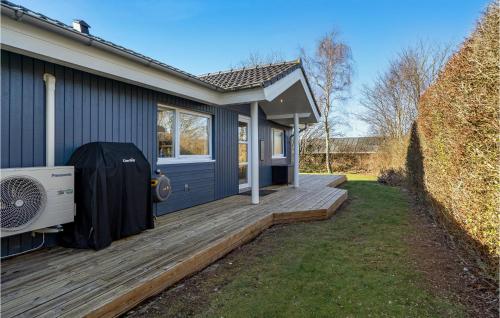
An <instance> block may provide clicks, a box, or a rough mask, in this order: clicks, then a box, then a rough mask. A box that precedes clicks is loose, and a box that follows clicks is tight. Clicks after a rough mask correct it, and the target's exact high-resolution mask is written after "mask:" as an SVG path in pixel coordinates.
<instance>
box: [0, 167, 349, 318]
mask: <svg viewBox="0 0 500 318" xmlns="http://www.w3.org/2000/svg"><path fill="white" fill-rule="evenodd" d="M300 178H301V179H300V180H301V187H300V188H299V189H295V188H293V187H275V188H276V189H278V190H279V191H277V192H275V193H272V194H270V195H267V196H265V197H262V198H261V203H260V204H259V205H251V204H250V197H249V196H243V195H236V196H232V197H228V198H225V199H223V200H219V201H214V202H211V203H207V204H203V205H199V206H196V207H193V208H189V209H185V210H182V211H179V212H176V213H171V214H168V215H166V216H163V217H160V218H158V219H157V221H156V227H155V229H152V230H148V231H146V232H144V233H141V234H139V235H136V236H132V237H129V238H126V239H122V240H120V241H117V242H114V243H113V244H112V245H111V246H110V247H108V248H106V249H104V250H101V251H93V250H76V249H68V248H61V247H56V248H51V249H45V250H41V251H38V252H34V253H30V254H26V255H23V256H18V257H14V258H12V259H8V260H6V261H3V262H2V268H1V270H2V276H1V278H2V281H1V292H2V294H1V295H2V296H1V316H2V317H4V318H7V317H15V316H22V317H38V316H43V317H58V316H63V317H80V316H91V317H97V316H99V317H101V316H106V317H113V316H117V315H119V314H121V313H123V312H125V311H127V310H129V309H131V308H133V307H134V306H135V305H137V304H138V303H140V302H141V301H142V300H144V299H146V298H148V297H150V296H152V295H154V294H156V293H158V292H160V291H161V290H163V289H165V288H166V287H168V286H171V285H172V284H174V283H175V282H177V281H179V280H180V279H182V278H184V277H186V276H188V275H190V274H193V273H195V272H196V271H199V270H201V269H203V268H204V267H206V266H207V265H209V264H210V263H212V262H214V261H215V260H217V259H218V258H220V257H222V256H224V255H225V254H227V253H228V252H230V251H231V250H233V249H234V248H236V247H238V246H240V245H242V244H244V243H245V242H247V241H248V240H250V239H252V238H254V237H255V236H256V235H258V234H259V233H260V232H262V231H263V230H265V229H266V228H268V227H270V226H271V225H273V224H277V223H286V222H293V221H304V220H322V219H326V218H329V217H330V216H331V215H332V214H333V213H334V211H335V210H336V209H337V208H338V207H339V206H340V205H341V204H342V202H344V201H345V199H346V198H347V191H346V190H341V189H336V188H334V187H335V186H337V185H339V184H340V183H342V182H344V181H345V177H343V176H318V175H301V177H300Z"/></svg>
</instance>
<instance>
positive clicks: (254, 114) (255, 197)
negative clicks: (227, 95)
mask: <svg viewBox="0 0 500 318" xmlns="http://www.w3.org/2000/svg"><path fill="white" fill-rule="evenodd" d="M250 116H251V125H252V129H251V130H250V131H251V132H250V133H251V136H250V141H251V158H250V167H251V178H252V204H259V104H258V103H257V102H252V104H251V105H250Z"/></svg>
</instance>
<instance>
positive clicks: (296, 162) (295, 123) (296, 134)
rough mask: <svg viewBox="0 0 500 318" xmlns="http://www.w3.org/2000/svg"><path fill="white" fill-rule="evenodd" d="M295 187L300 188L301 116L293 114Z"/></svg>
mask: <svg viewBox="0 0 500 318" xmlns="http://www.w3.org/2000/svg"><path fill="white" fill-rule="evenodd" d="M293 146H294V149H293V150H294V153H293V155H294V156H293V157H294V158H293V186H294V187H295V188H298V187H299V114H297V113H295V114H293Z"/></svg>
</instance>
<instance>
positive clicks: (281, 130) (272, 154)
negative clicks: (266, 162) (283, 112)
mask: <svg viewBox="0 0 500 318" xmlns="http://www.w3.org/2000/svg"><path fill="white" fill-rule="evenodd" d="M275 131H278V132H281V150H282V151H283V152H282V153H279V154H274V132H275ZM271 158H272V159H283V158H286V156H285V130H284V129H279V128H274V127H272V128H271Z"/></svg>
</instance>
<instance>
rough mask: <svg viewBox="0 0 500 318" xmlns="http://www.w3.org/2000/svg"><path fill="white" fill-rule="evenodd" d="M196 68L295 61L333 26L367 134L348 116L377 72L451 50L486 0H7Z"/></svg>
mask: <svg viewBox="0 0 500 318" xmlns="http://www.w3.org/2000/svg"><path fill="white" fill-rule="evenodd" d="M12 1H13V2H15V3H17V4H21V5H23V6H25V7H28V8H30V9H32V10H34V11H38V12H41V13H43V14H45V15H47V16H50V17H52V18H55V19H58V20H61V21H62V22H65V23H67V24H71V21H72V20H73V19H74V18H79V19H83V20H85V21H86V22H87V23H89V24H90V25H91V29H90V31H91V33H92V34H94V35H97V36H100V37H103V38H105V39H106V40H109V41H112V42H115V43H117V44H120V45H123V46H125V47H127V48H130V49H133V50H135V51H138V52H140V53H143V54H145V55H147V56H151V57H153V58H156V59H158V60H160V61H162V62H165V63H167V64H170V65H173V66H175V67H178V68H181V69H183V70H186V71H188V72H191V73H193V74H202V73H207V72H212V71H217V70H223V69H227V68H230V67H231V66H232V65H236V64H238V62H240V61H242V60H244V59H245V58H246V57H248V55H249V54H250V53H251V52H258V53H260V54H262V55H266V54H268V53H270V52H279V53H280V54H281V55H283V57H284V58H285V59H288V60H291V59H296V58H297V57H298V55H299V47H304V48H306V49H312V48H313V47H314V44H315V42H316V41H317V40H318V38H319V37H321V36H322V35H323V34H325V33H326V32H328V31H330V30H332V29H336V30H339V31H340V32H341V35H342V38H343V40H344V41H346V42H347V43H348V44H349V45H350V46H351V48H352V51H353V56H354V60H355V70H356V74H355V77H354V83H353V86H352V89H351V95H352V98H351V99H350V100H349V101H347V102H346V103H344V104H343V105H338V108H337V111H338V112H339V113H342V114H344V116H345V117H346V119H347V120H348V121H349V124H350V127H347V126H346V127H342V128H341V131H340V132H341V133H342V134H344V135H345V136H361V135H366V134H367V133H368V130H367V127H366V125H365V124H364V123H363V122H360V121H358V120H357V119H356V116H354V115H353V114H355V113H359V112H361V111H362V107H361V106H360V105H359V98H360V96H359V90H360V89H361V87H362V85H363V84H370V83H371V82H372V81H373V79H374V78H375V77H376V75H377V74H378V73H379V72H383V71H384V69H385V68H386V66H387V63H388V61H389V59H391V58H393V57H394V56H395V55H396V54H397V53H398V51H399V50H401V49H402V48H404V47H407V46H409V45H412V44H414V43H416V42H417V41H419V40H424V41H427V42H429V43H436V44H439V43H445V44H451V45H454V46H455V47H456V46H457V45H458V44H459V43H460V42H462V41H463V39H464V38H465V37H466V36H467V35H469V33H470V32H471V31H472V30H473V28H474V25H475V22H476V20H477V19H478V18H479V17H480V15H481V12H482V11H483V10H484V9H485V8H486V6H487V4H488V2H489V1H487V0H377V1H375V0H372V1H368V0H365V1H361V0H329V1H328V0H327V1H305V0H303V1H292V0H284V1H281V0H280V1H271V0H267V1H265V0H262V1H261V0H257V1H250V0H247V1H237V0H227V1H202V0H183V1H180V0H177V1H173V0H164V1H151V0H142V1H125V0H123V1H117V0H115V1H103V0H100V1H99V0H84V1H81V0H70V1H61V0H51V1H40V0H12Z"/></svg>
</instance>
